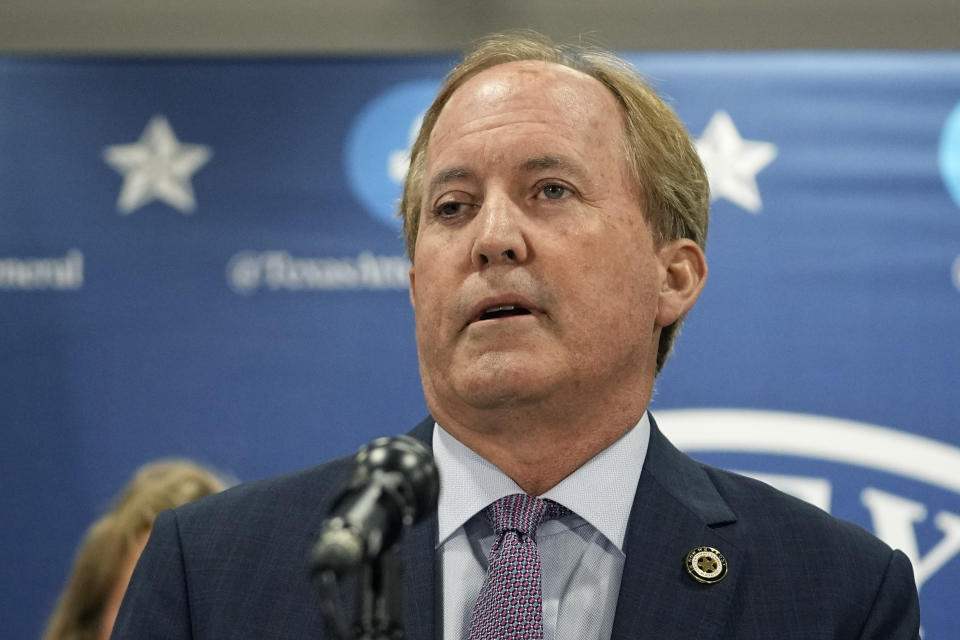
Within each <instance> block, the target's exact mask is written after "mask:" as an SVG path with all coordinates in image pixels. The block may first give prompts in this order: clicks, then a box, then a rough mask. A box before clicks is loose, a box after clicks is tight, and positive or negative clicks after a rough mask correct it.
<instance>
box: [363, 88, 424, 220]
mask: <svg viewBox="0 0 960 640" xmlns="http://www.w3.org/2000/svg"><path fill="white" fill-rule="evenodd" d="M439 87H440V83H439V82H438V81H436V80H426V79H424V80H412V81H409V82H403V83H400V84H397V85H394V86H393V87H391V88H390V89H388V90H387V91H385V92H384V93H381V94H380V95H379V96H377V97H376V98H374V99H373V100H371V101H370V102H369V103H367V105H366V106H365V107H364V108H363V109H362V110H361V111H360V114H359V115H358V116H357V117H356V119H355V120H354V121H353V125H352V126H351V127H350V131H349V133H348V134H347V143H346V149H345V150H344V165H345V168H346V173H347V183H348V184H349V185H350V188H351V190H352V191H353V193H354V195H355V196H356V197H357V199H358V200H359V201H360V203H361V204H362V205H363V207H364V209H366V211H367V212H368V213H369V214H370V215H372V216H373V217H374V218H376V219H377V220H379V221H380V222H383V223H384V224H386V225H388V226H390V227H392V228H394V229H400V227H401V222H400V219H399V218H397V217H396V214H397V203H398V202H399V200H400V197H401V194H402V190H403V181H404V179H405V178H406V176H407V169H408V168H409V166H410V147H411V146H413V143H414V141H415V140H416V138H417V133H419V131H420V123H421V122H422V121H423V115H424V113H425V112H426V110H427V108H428V107H429V106H430V103H431V102H433V98H434V96H436V93H437V89H438V88H439Z"/></svg>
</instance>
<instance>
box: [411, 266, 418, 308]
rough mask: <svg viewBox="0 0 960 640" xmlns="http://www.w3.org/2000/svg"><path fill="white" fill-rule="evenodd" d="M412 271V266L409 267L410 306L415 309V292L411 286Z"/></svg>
mask: <svg viewBox="0 0 960 640" xmlns="http://www.w3.org/2000/svg"><path fill="white" fill-rule="evenodd" d="M413 280H414V273H413V267H412V266H411V267H410V306H411V307H413V310H414V311H416V310H417V294H416V293H415V292H414V291H415V290H414V288H413Z"/></svg>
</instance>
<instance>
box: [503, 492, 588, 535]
mask: <svg viewBox="0 0 960 640" xmlns="http://www.w3.org/2000/svg"><path fill="white" fill-rule="evenodd" d="M568 513H570V510H569V509H567V508H566V507H564V506H563V505H561V504H559V503H557V502H554V501H553V500H544V499H542V498H536V497H534V496H528V495H527V494H525V493H515V494H513V495H510V496H505V497H503V498H500V499H499V500H497V501H496V502H494V503H493V504H491V505H490V506H489V507H487V508H486V514H487V518H488V519H489V520H490V525H491V526H492V527H493V529H494V531H496V533H497V535H500V534H501V533H503V532H504V531H518V532H520V533H522V534H524V535H525V536H527V537H528V538H534V539H535V538H536V532H537V527H539V526H540V523H541V522H543V521H544V520H550V519H553V518H562V517H563V516H565V515H566V514H568Z"/></svg>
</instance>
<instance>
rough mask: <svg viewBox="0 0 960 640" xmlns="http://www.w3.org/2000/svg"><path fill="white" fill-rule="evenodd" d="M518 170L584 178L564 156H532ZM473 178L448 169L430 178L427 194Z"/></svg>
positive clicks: (463, 170) (465, 171)
mask: <svg viewBox="0 0 960 640" xmlns="http://www.w3.org/2000/svg"><path fill="white" fill-rule="evenodd" d="M519 169H520V171H522V172H523V173H533V172H536V171H543V170H544V169H563V170H564V171H569V172H570V173H573V174H574V175H575V176H577V177H580V178H582V177H583V176H584V172H583V169H582V168H581V167H580V165H579V164H577V163H574V162H571V161H570V160H568V159H567V158H565V157H564V156H553V155H542V156H534V157H532V158H528V159H526V160H524V161H523V162H521V163H520V165H519ZM473 176H474V173H473V172H472V171H470V170H469V169H466V168H464V167H450V168H449V169H444V170H443V171H440V172H439V173H437V174H436V175H434V176H433V177H432V178H430V183H429V184H428V185H427V194H428V195H432V194H434V193H435V192H436V191H437V190H438V189H440V188H441V187H443V186H445V185H447V184H450V183H451V182H454V181H456V180H465V179H470V178H473Z"/></svg>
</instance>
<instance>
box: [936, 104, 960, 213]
mask: <svg viewBox="0 0 960 640" xmlns="http://www.w3.org/2000/svg"><path fill="white" fill-rule="evenodd" d="M940 175H941V176H943V183H944V184H945V185H946V186H947V191H948V192H950V195H951V197H953V201H954V202H956V203H957V206H960V104H958V105H957V106H956V107H954V109H953V112H952V113H951V114H950V115H949V116H948V117H947V121H946V122H945V123H944V125H943V134H942V135H941V137H940Z"/></svg>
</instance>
